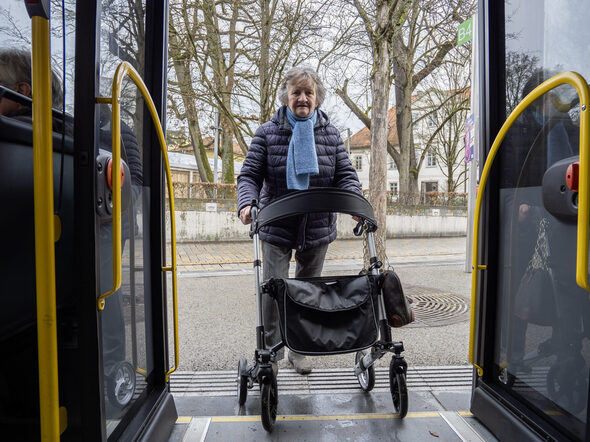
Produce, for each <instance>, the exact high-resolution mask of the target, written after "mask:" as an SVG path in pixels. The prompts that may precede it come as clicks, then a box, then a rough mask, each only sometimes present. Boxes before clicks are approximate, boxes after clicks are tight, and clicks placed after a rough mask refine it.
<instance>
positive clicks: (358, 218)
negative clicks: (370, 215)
mask: <svg viewBox="0 0 590 442" xmlns="http://www.w3.org/2000/svg"><path fill="white" fill-rule="evenodd" d="M352 219H353V220H355V221H356V222H357V223H360V222H361V217H360V216H354V215H353V216H352Z"/></svg>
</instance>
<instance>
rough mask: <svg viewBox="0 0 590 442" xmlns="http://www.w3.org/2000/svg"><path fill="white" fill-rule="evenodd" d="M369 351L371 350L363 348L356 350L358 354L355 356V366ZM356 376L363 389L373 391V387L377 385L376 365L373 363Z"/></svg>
mask: <svg viewBox="0 0 590 442" xmlns="http://www.w3.org/2000/svg"><path fill="white" fill-rule="evenodd" d="M369 352H370V350H361V351H357V352H356V356H355V358H354V365H355V367H356V365H357V364H358V363H359V361H360V360H361V359H362V358H363V357H364V356H365V355H366V354H368V353H369ZM356 378H357V380H358V381H359V385H360V386H361V388H362V389H363V391H371V390H372V389H373V387H375V367H374V366H373V365H371V366H370V367H369V368H367V369H366V370H363V371H361V372H360V373H359V374H357V375H356Z"/></svg>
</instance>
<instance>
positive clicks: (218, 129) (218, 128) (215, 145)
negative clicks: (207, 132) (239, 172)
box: [209, 109, 223, 199]
mask: <svg viewBox="0 0 590 442" xmlns="http://www.w3.org/2000/svg"><path fill="white" fill-rule="evenodd" d="M209 129H212V130H213V131H214V134H215V135H214V136H213V137H214V138H213V184H215V187H214V188H213V198H215V199H217V156H218V151H219V133H220V132H221V131H223V128H222V127H221V126H219V109H218V110H216V111H215V126H209Z"/></svg>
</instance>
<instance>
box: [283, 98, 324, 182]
mask: <svg viewBox="0 0 590 442" xmlns="http://www.w3.org/2000/svg"><path fill="white" fill-rule="evenodd" d="M316 119H317V110H314V111H313V113H312V114H311V115H310V116H309V117H307V118H300V117H298V116H296V115H295V114H293V112H291V109H289V108H288V107H287V120H289V124H290V125H291V128H292V129H293V136H292V137H291V141H290V142H289V151H288V152H287V189H294V190H305V189H307V188H309V176H310V175H317V174H318V173H319V172H320V169H319V167H318V156H317V153H316V151H315V139H314V134H313V128H314V126H315V122H316Z"/></svg>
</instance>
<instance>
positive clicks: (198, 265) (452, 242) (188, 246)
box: [168, 236, 466, 272]
mask: <svg viewBox="0 0 590 442" xmlns="http://www.w3.org/2000/svg"><path fill="white" fill-rule="evenodd" d="M176 247H177V266H178V270H179V271H180V272H199V271H212V270H239V269H245V268H248V269H250V268H252V261H253V259H254V245H253V243H252V242H251V241H238V242H194V243H178V244H177V246H176ZM386 247H387V257H388V258H389V261H390V264H391V265H393V266H397V265H403V264H404V263H407V262H420V261H423V260H425V259H427V260H444V259H455V260H460V259H464V258H465V247H466V238H465V237H464V236H460V237H445V238H403V239H388V240H387V244H386ZM168 256H170V254H169V252H168ZM362 258H363V242H362V240H361V239H340V240H336V241H334V242H333V243H332V244H330V247H329V248H328V253H327V255H326V263H325V264H326V267H331V266H335V265H351V264H356V265H357V266H358V265H360V263H362Z"/></svg>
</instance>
